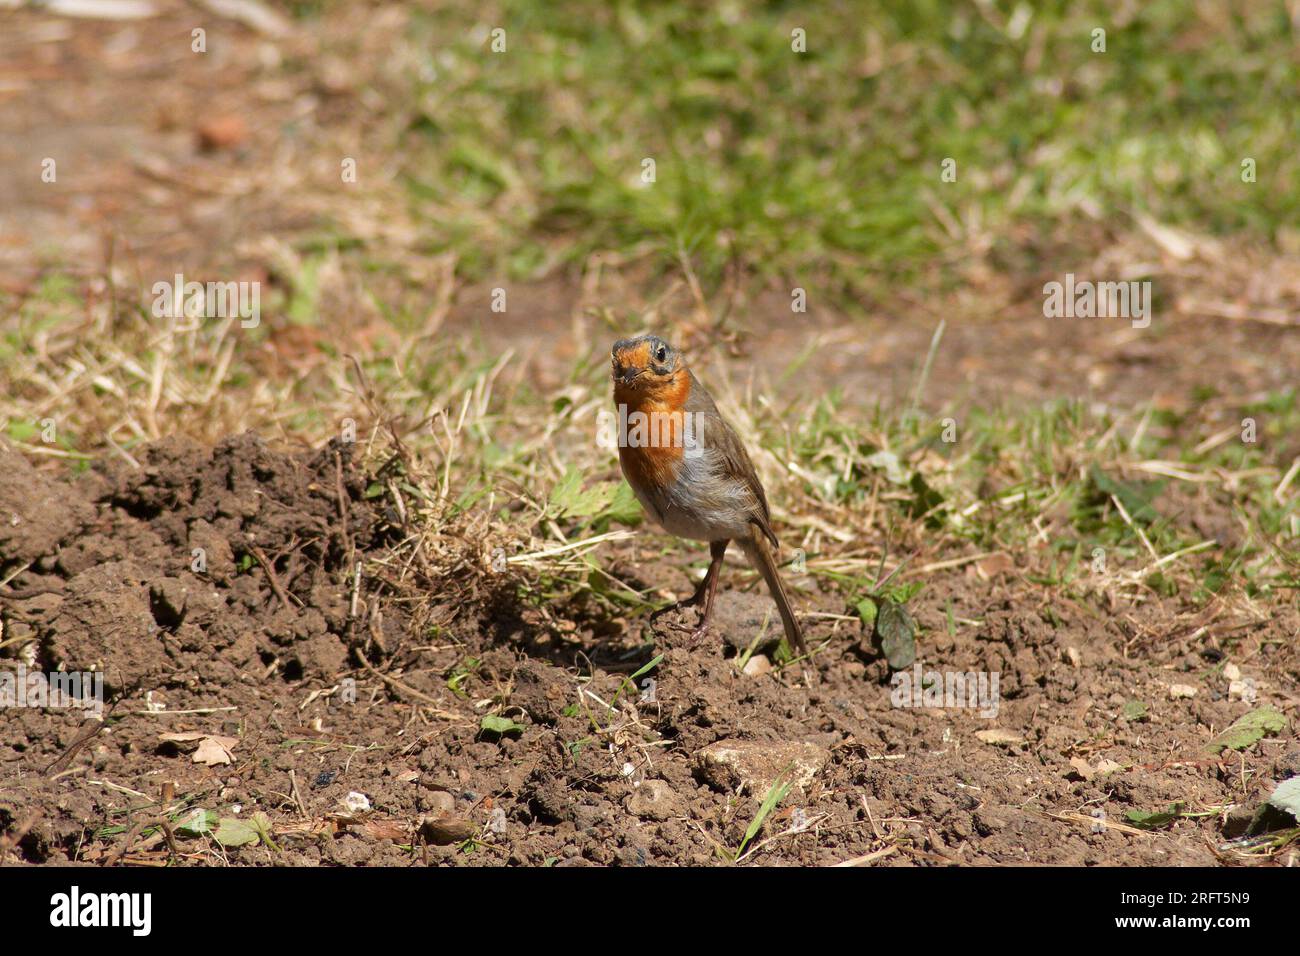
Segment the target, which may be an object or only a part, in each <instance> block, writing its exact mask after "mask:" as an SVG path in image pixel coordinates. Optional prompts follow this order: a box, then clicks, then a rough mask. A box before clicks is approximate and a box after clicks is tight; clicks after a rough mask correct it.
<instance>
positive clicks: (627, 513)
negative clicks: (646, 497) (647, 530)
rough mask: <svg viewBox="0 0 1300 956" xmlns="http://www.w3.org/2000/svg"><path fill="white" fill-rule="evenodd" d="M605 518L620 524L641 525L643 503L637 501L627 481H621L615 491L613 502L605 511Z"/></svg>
mask: <svg viewBox="0 0 1300 956" xmlns="http://www.w3.org/2000/svg"><path fill="white" fill-rule="evenodd" d="M604 517H607V518H609V520H611V521H617V522H618V523H619V524H629V525H637V524H640V523H641V518H642V516H641V502H639V501H637V500H636V493H635V492H633V491H632V486H631V485H629V484H628V483H627V482H626V481H621V482H619V484H618V488H617V489H616V490H615V491H614V497H613V500H611V501H610V503H609V507H608V508H606V509H605V515H604Z"/></svg>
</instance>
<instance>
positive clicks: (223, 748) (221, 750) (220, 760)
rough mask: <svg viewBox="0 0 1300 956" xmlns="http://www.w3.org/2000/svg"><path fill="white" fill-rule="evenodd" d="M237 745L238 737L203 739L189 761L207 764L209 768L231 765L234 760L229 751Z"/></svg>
mask: <svg viewBox="0 0 1300 956" xmlns="http://www.w3.org/2000/svg"><path fill="white" fill-rule="evenodd" d="M238 743H239V738H238V737H216V736H213V737H204V738H203V741H202V742H201V743H200V744H199V749H198V750H196V751H194V756H193V757H192V758H191V759H192V760H193V761H194V762H195V763H201V764H207V765H208V766H209V767H212V766H216V765H217V764H229V763H233V762H234V759H235V758H234V757H233V756H232V755H231V751H232V750H234V749H235V745H236V744H238Z"/></svg>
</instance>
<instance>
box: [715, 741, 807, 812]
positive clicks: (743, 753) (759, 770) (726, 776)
mask: <svg viewBox="0 0 1300 956" xmlns="http://www.w3.org/2000/svg"><path fill="white" fill-rule="evenodd" d="M830 756H831V755H830V751H828V750H826V748H824V747H819V746H817V745H816V744H811V743H798V742H794V743H778V742H774V741H766V740H719V741H718V742H717V743H712V744H709V746H707V747H705V748H703V749H702V750H700V751H698V752H697V753H696V754H695V764H696V767H697V769H698V770H699V773H700V776H701V777H703V778H704V780H705V781H707V782H708V783H710V784H712V785H713V786H715V787H717V788H718V789H719V790H724V791H735V790H737V789H739V788H741V787H743V788H744V789H745V790H746V792H748V793H749V795H750V796H751V797H753V798H755V799H756V800H762V799H763V798H764V797H766V796H767V793H768V791H769V790H771V789H772V784H774V783H775V782H776V781H777V778H778V777H780V776H781V774H782V772H783V771H785V770H786V768H789V773H788V774H787V775H786V778H785V779H787V780H789V781H791V782H792V783H793V784H794V785H795V786H796V787H801V788H802V787H806V786H807V785H808V784H810V783H811V782H812V780H813V778H814V777H815V776H817V774H818V773H819V772H820V771H821V769H822V768H823V767H825V766H826V764H827V762H829V760H830Z"/></svg>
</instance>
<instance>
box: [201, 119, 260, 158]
mask: <svg viewBox="0 0 1300 956" xmlns="http://www.w3.org/2000/svg"><path fill="white" fill-rule="evenodd" d="M195 133H196V135H197V138H198V141H199V148H200V149H202V150H205V151H207V152H215V151H216V150H219V149H232V148H234V147H236V146H240V145H242V144H243V142H244V141H245V140H246V139H248V125H247V124H246V123H245V122H244V119H243V117H242V116H238V115H235V114H230V113H228V114H226V115H223V116H214V117H213V118H212V119H209V120H205V121H204V122H202V123H200V124H199V126H198V129H197V130H195Z"/></svg>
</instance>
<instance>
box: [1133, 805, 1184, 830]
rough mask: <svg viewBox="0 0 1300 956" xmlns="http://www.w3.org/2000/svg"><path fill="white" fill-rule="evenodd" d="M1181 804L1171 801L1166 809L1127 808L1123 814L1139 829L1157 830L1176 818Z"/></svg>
mask: <svg viewBox="0 0 1300 956" xmlns="http://www.w3.org/2000/svg"><path fill="white" fill-rule="evenodd" d="M1182 806H1183V805H1182V804H1181V803H1171V804H1169V809H1168V810H1154V811H1152V810H1129V811H1128V812H1126V813H1125V814H1124V816H1126V817H1128V822H1129V823H1131V824H1133V826H1135V827H1137V828H1138V829H1139V830H1158V829H1160V827H1164V826H1168V825H1169V824H1171V823H1173V822H1174V821H1175V820H1177V819H1178V814H1179V811H1180V810H1182Z"/></svg>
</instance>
